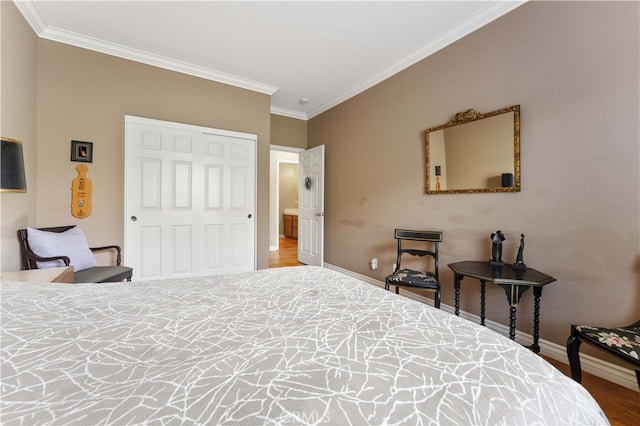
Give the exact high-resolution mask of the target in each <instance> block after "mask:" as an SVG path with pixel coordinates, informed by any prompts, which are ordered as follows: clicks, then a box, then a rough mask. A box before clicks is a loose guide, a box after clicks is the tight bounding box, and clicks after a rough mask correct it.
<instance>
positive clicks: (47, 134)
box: [37, 39, 270, 268]
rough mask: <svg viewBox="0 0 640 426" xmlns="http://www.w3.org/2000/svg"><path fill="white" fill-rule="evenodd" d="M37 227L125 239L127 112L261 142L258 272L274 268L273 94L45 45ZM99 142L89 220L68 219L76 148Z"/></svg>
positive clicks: (98, 239)
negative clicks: (71, 227)
mask: <svg viewBox="0 0 640 426" xmlns="http://www.w3.org/2000/svg"><path fill="white" fill-rule="evenodd" d="M38 48H39V51H38V178H37V186H38V205H37V210H38V214H37V225H39V226H46V225H64V224H75V223H78V224H80V225H81V226H82V228H83V230H84V231H85V233H86V234H87V238H88V240H89V241H90V243H91V244H97V245H100V244H103V243H116V244H120V245H122V244H123V241H124V199H123V198H124V197H123V188H124V116H125V114H129V115H135V116H141V117H148V118H155V119H160V120H167V121H175V122H181V123H188V124H194V125H200V126H206V127H213V128H220V129H228V130H236V131H241V132H247V133H254V134H257V135H258V149H257V151H258V175H257V180H258V186H257V190H258V200H257V202H258V208H257V210H258V214H257V219H258V233H257V245H258V268H266V267H268V261H269V259H268V238H269V145H270V97H269V96H268V95H264V94H260V93H256V92H252V91H249V90H244V89H240V88H236V87H232V86H227V85H224V84H219V83H215V82H212V81H208V80H204V79H200V78H196V77H191V76H187V75H184V74H179V73H176V72H172V71H167V70H162V69H159V68H155V67H151V66H147V65H144V64H140V63H136V62H132V61H127V60H123V59H118V58H115V57H112V56H108V55H104V54H100V53H96V52H92V51H89V50H85V49H79V48H76V47H72V46H68V45H64V44H61V43H56V42H52V41H48V40H44V39H41V40H39V41H38ZM71 140H81V141H89V142H93V144H94V161H93V163H92V164H89V165H88V166H89V172H88V174H87V177H88V178H90V179H91V180H92V181H93V214H92V215H91V216H90V217H88V218H86V219H76V218H74V217H72V216H71V213H70V207H69V204H70V186H71V180H72V179H73V178H74V177H76V175H77V173H76V170H75V167H76V166H77V165H78V164H79V163H74V162H71V161H70V159H69V156H70V141H71Z"/></svg>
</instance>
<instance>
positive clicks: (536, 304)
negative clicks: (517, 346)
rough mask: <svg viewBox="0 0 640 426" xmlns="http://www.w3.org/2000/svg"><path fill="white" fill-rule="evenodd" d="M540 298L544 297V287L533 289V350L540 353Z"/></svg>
mask: <svg viewBox="0 0 640 426" xmlns="http://www.w3.org/2000/svg"><path fill="white" fill-rule="evenodd" d="M540 296H542V286H539V287H534V288H533V344H532V345H531V350H532V351H533V352H535V353H539V352H540V345H539V344H538V342H539V340H540Z"/></svg>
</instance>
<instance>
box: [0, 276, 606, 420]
mask: <svg viewBox="0 0 640 426" xmlns="http://www.w3.org/2000/svg"><path fill="white" fill-rule="evenodd" d="M0 291H1V294H0V296H1V298H2V303H1V305H2V312H1V319H2V334H1V347H2V348H1V354H2V363H1V377H2V379H1V380H2V383H1V395H0V397H1V398H0V399H1V402H0V409H1V418H0V423H2V424H3V425H14V424H23V425H39V424H60V425H73V424H80V425H88V424H91V425H100V424H114V425H120V424H139V423H146V424H160V425H162V424H207V425H209V424H266V425H273V424H608V421H607V419H606V417H605V415H604V414H603V413H602V411H601V409H600V407H599V406H598V405H597V403H596V402H595V401H594V400H593V399H592V397H591V396H590V395H589V394H588V393H587V391H586V390H585V389H584V388H583V387H582V386H581V385H579V384H578V383H576V382H574V381H573V380H571V379H569V378H568V377H566V376H564V375H563V374H562V373H560V372H559V371H558V370H556V369H555V368H554V367H553V366H551V365H550V364H549V363H547V362H546V361H544V360H543V359H542V358H540V357H538V356H537V355H535V354H534V353H532V352H530V351H529V350H527V349H525V348H524V347H521V346H520V345H518V344H516V343H514V342H512V341H511V340H509V339H508V338H506V337H504V336H501V335H499V334H497V333H495V332H493V331H491V330H489V329H487V328H484V327H481V326H479V325H477V324H474V323H471V322H469V321H467V320H464V319H462V318H459V317H456V316H454V315H451V314H449V313H446V312H443V311H441V310H438V309H435V308H432V307H430V306H427V305H424V304H421V303H419V302H416V301H413V300H410V299H407V298H405V297H402V296H398V295H396V294H394V293H392V292H388V291H384V290H383V289H381V288H378V287H376V286H375V285H372V284H369V283H365V282H362V281H359V280H357V279H355V278H352V277H349V276H347V275H344V274H342V273H339V272H336V271H333V270H330V269H326V268H319V267H312V266H301V267H290V268H278V269H268V270H260V271H255V272H250V273H243V274H235V275H221V276H213V277H199V278H185V279H169V280H161V281H148V282H143V281H139V282H132V283H129V284H76V285H67V284H25V283H11V282H3V283H2V285H1V287H0Z"/></svg>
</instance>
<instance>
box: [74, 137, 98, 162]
mask: <svg viewBox="0 0 640 426" xmlns="http://www.w3.org/2000/svg"><path fill="white" fill-rule="evenodd" d="M71 161H80V162H82V163H93V142H83V141H71Z"/></svg>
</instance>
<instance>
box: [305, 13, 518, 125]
mask: <svg viewBox="0 0 640 426" xmlns="http://www.w3.org/2000/svg"><path fill="white" fill-rule="evenodd" d="M527 1H529V0H514V1H498V2H492V3H491V4H489V5H488V6H487V7H485V8H484V9H482V10H480V11H478V12H477V13H475V14H474V15H472V16H471V17H469V18H467V19H466V20H465V21H464V22H462V23H461V24H460V25H457V26H456V27H454V28H452V29H450V30H449V31H446V32H444V33H442V34H441V35H440V36H438V37H436V38H434V39H433V40H431V41H429V42H428V43H426V44H424V45H422V46H421V47H419V48H417V49H415V50H414V51H413V52H411V53H409V54H407V55H405V56H404V57H403V58H401V59H400V60H398V61H396V62H395V63H393V64H392V65H391V66H389V67H387V68H385V69H383V70H382V71H380V72H378V73H377V74H374V75H372V76H371V77H369V78H368V79H366V80H364V81H362V82H360V83H358V84H356V85H355V86H353V87H352V88H351V89H349V90H346V91H344V92H342V93H341V94H339V95H338V96H335V97H334V98H332V99H330V100H329V101H328V102H325V103H324V104H322V105H320V106H318V107H316V108H314V109H313V110H311V111H309V112H308V113H307V118H308V119H311V118H313V117H315V116H316V115H318V114H321V113H323V112H325V111H327V110H329V109H331V108H333V107H334V106H336V105H338V104H340V103H342V102H344V101H346V100H348V99H350V98H352V97H354V96H356V95H358V94H360V93H362V92H364V91H365V90H367V89H370V88H371V87H373V86H375V85H376V84H378V83H381V82H382V81H384V80H386V79H388V78H389V77H391V76H393V75H395V74H397V73H399V72H400V71H402V70H404V69H406V68H408V67H410V66H411V65H414V64H416V63H417V62H419V61H421V60H423V59H425V58H426V57H428V56H430V55H433V54H434V53H436V52H437V51H439V50H442V49H444V48H445V47H446V46H448V45H450V44H452V43H454V42H456V41H457V40H460V39H461V38H462V37H464V36H466V35H468V34H470V33H472V32H474V31H476V30H478V29H479V28H481V27H483V26H485V25H487V24H488V23H490V22H492V21H494V20H496V19H498V18H499V17H501V16H503V15H505V14H507V13H509V12H511V11H512V10H514V9H516V8H518V7H520V6H522V5H523V4H525V3H527Z"/></svg>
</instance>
